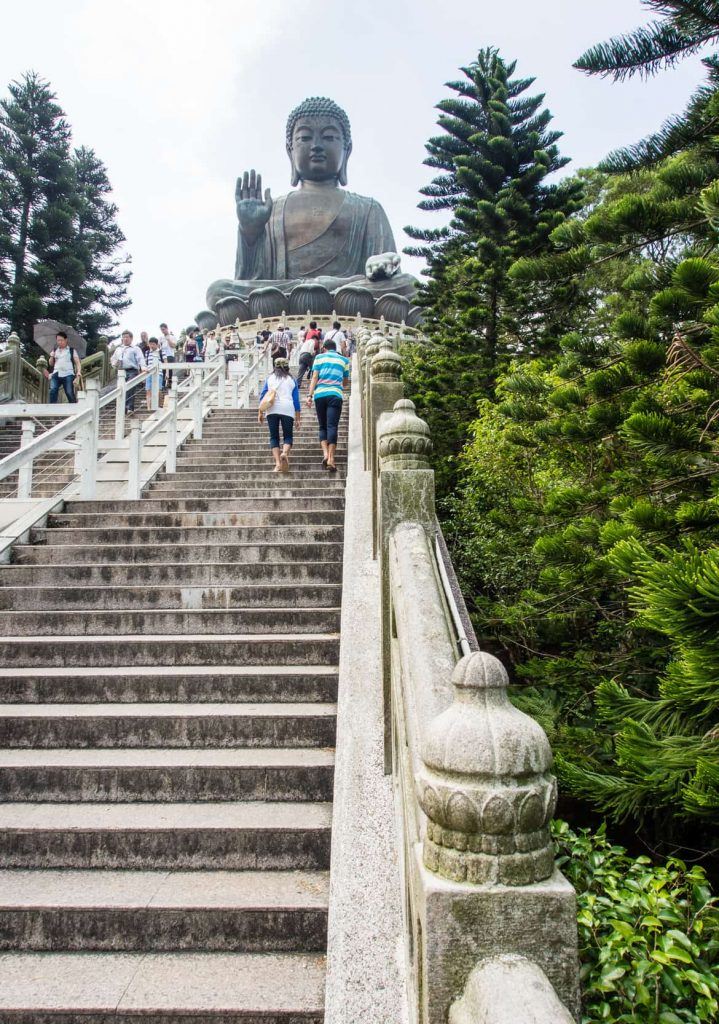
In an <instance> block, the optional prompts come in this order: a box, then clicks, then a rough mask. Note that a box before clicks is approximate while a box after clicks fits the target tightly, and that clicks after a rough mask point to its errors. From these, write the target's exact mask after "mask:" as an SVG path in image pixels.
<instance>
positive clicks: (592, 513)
mask: <svg viewBox="0 0 719 1024" xmlns="http://www.w3.org/2000/svg"><path fill="white" fill-rule="evenodd" d="M717 177H719V165H718V164H717V162H716V160H714V161H712V160H711V159H709V158H708V156H707V154H706V153H705V152H704V151H703V149H702V148H701V147H697V148H696V149H695V150H693V151H690V152H687V153H684V154H681V155H680V156H677V157H674V158H673V159H671V160H668V161H666V162H665V163H664V164H662V165H661V166H660V167H659V168H657V170H656V171H644V172H642V173H641V174H633V175H629V176H626V177H616V178H614V179H611V180H609V181H608V182H606V183H605V185H604V192H603V198H602V199H601V201H600V202H599V203H598V205H596V207H595V208H594V209H593V210H592V212H591V214H590V215H589V216H588V217H584V218H577V219H574V220H572V221H567V222H566V223H565V224H563V225H562V226H560V227H559V228H558V229H557V230H556V231H555V232H554V233H553V236H552V239H553V242H554V244H555V246H556V250H555V253H554V255H551V256H542V257H539V258H536V259H533V260H523V261H520V262H519V263H518V264H516V265H515V267H514V268H512V270H511V271H510V276H511V277H513V278H514V277H518V278H521V279H522V280H524V281H526V282H529V281H530V280H532V279H541V280H542V281H543V282H544V284H545V285H546V286H547V287H548V288H550V289H551V286H552V281H553V280H555V279H556V280H557V281H558V282H559V284H560V287H561V288H564V287H565V286H566V281H567V278H568V277H571V276H574V277H575V278H576V279H577V280H578V281H581V282H583V286H584V288H585V289H586V290H587V291H589V292H590V293H593V294H594V296H595V316H594V318H592V317H589V318H586V319H585V321H584V322H582V323H580V325H579V329H578V330H576V331H574V332H571V333H569V334H567V335H566V337H565V338H564V339H563V340H562V343H561V352H560V355H559V357H558V358H556V359H553V360H547V361H545V363H544V364H542V363H538V362H536V361H535V362H534V363H532V364H530V365H525V366H522V365H516V366H515V367H514V368H513V370H512V371H511V372H510V373H508V374H506V375H504V376H503V377H502V378H501V379H500V381H499V383H498V389H497V390H498V397H499V403H498V404H494V403H489V402H487V403H485V404H484V405H483V406H482V407H481V409H480V418H479V420H478V421H477V423H476V425H475V430H474V440H473V442H472V445H471V446H470V447H469V448H468V449H467V452H466V454H465V456H464V458H463V465H464V468H465V471H466V472H465V476H464V478H463V486H462V490H461V492H460V496H459V498H458V499H457V500H456V502H455V505H454V508H453V512H454V522H453V525H452V528H451V529H450V530H449V531H448V532H450V535H451V539H452V540H453V542H454V549H455V553H456V554H457V560H458V563H459V565H460V569H461V573H462V577H463V580H462V582H463V584H464V588H465V590H466V592H468V593H470V594H471V595H473V598H474V600H473V605H474V615H475V622H476V624H477V628H478V632H479V634H480V637H481V641H482V642H483V644H484V645H486V646H489V647H493V648H494V649H497V648H499V651H500V653H502V654H504V655H505V656H506V657H508V658H509V660H510V661H511V662H513V663H514V668H515V679H516V680H517V681H520V682H524V684H525V686H524V687H523V688H522V689H521V690H520V692H519V696H518V700H519V701H520V703H523V706H524V707H525V709H526V710H528V711H530V712H531V713H534V714H536V715H537V716H538V717H540V718H541V719H542V721H543V724H545V727H547V728H548V730H549V731H550V733H551V735H552V738H553V742H554V745H555V749H556V750H557V753H558V757H557V765H558V770H559V773H560V777H561V780H562V782H563V785H564V787H565V790H566V789H570V790H571V791H572V792H574V793H575V794H576V795H577V796H580V797H582V798H583V799H585V800H587V801H588V802H590V803H592V804H594V805H595V806H597V807H598V808H600V809H601V810H603V811H605V812H607V813H609V814H611V815H613V816H615V817H617V818H622V817H627V816H631V817H632V818H633V819H634V820H635V822H636V823H638V824H639V825H641V827H642V828H643V829H645V831H646V833H647V834H648V836H649V837H650V838H651V841H652V842H654V843H657V842H667V843H670V842H672V841H673V842H681V836H682V827H683V826H682V818H683V816H684V815H692V816H693V817H694V819H695V821H696V822H697V824H696V826H695V836H694V839H693V841H694V843H695V845H696V846H697V847H698V848H700V847H701V846H702V842H705V843H706V842H708V841H709V836H708V832H704V834H703V839H702V831H703V829H704V827H705V826H704V824H703V823H704V822H705V820H706V821H708V822H709V825H710V826H711V824H715V823H716V821H717V815H718V812H719V808H718V807H717V787H716V778H717V773H718V772H719V765H718V764H717V756H716V749H717V748H716V742H715V736H716V729H717V727H719V716H718V714H717V699H716V692H715V691H716V679H717V671H718V670H719V662H717V656H716V650H715V640H714V629H713V623H714V622H715V620H716V618H717V617H719V604H717V600H718V597H719V595H718V593H717V591H716V590H715V589H714V587H715V579H714V577H715V574H716V564H717V563H716V551H717V550H718V546H719V513H718V512H717V507H718V506H717V498H716V487H715V481H716V478H717V473H719V416H717V408H718V407H719V258H718V257H717V254H716V250H717V233H716V228H715V225H716V224H718V223H719V221H717V219H716V218H717V213H718V212H719V209H718V206H717V199H718V198H719V196H718V195H717V192H718V190H717V185H716V179H717ZM701 623H703V624H704V633H703V634H702V632H701V629H702V626H701Z"/></svg>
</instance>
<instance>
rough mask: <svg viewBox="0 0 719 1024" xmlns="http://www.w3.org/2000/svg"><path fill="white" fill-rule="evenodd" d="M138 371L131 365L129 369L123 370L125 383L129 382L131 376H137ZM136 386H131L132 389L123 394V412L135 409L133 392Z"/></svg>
mask: <svg viewBox="0 0 719 1024" xmlns="http://www.w3.org/2000/svg"><path fill="white" fill-rule="evenodd" d="M139 372H140V371H139V370H136V369H135V368H134V367H131V368H130V369H129V370H125V383H126V384H129V383H130V381H131V380H132V378H133V377H137V375H138V373H139ZM136 391H137V388H133V389H132V391H128V392H127V394H126V395H125V412H134V411H135V392H136Z"/></svg>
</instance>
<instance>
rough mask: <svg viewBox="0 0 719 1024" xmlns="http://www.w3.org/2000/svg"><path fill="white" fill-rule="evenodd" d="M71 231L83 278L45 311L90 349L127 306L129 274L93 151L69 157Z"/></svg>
mask: <svg viewBox="0 0 719 1024" xmlns="http://www.w3.org/2000/svg"><path fill="white" fill-rule="evenodd" d="M72 163H73V171H74V198H73V205H74V208H75V224H74V227H75V230H74V236H73V244H72V249H73V253H74V257H75V258H76V259H77V260H78V261H79V264H80V266H81V268H82V274H81V277H80V278H79V280H76V281H75V283H74V284H73V286H72V288H71V289H70V292H69V294H68V295H67V296H66V297H65V298H64V300H62V301H61V302H59V303H57V304H53V305H52V306H51V307H50V315H51V316H53V317H55V318H57V319H59V320H64V321H66V322H68V323H71V324H73V326H74V327H75V328H76V329H77V330H78V331H79V332H80V333H81V334H82V335H83V336H84V337H85V338H87V340H88V344H89V347H90V351H92V349H93V347H94V343H96V341H97V339H98V338H99V336H100V335H101V334H103V333H106V332H108V331H109V330H110V329H111V327H112V326H113V325H114V324H115V323H117V318H118V316H119V315H120V313H122V312H123V310H125V309H127V307H128V306H129V305H130V300H129V299H128V298H127V285H128V283H129V281H130V276H131V274H130V271H129V270H128V269H127V263H128V260H127V257H126V256H125V255H124V254H123V253H121V252H120V251H119V250H120V247H121V246H122V245H123V243H124V242H125V236H124V234H123V233H122V231H121V230H120V227H119V225H118V223H117V212H118V211H117V206H116V205H115V203H113V202H112V200H111V199H110V194H111V191H112V188H111V185H110V181H109V179H108V176H107V170H106V168H105V165H104V164H103V162H102V161H101V160H100V159H99V157H98V156H97V154H96V153H95V152H94V150H92V149H88V148H86V147H84V146H82V147H80V148H79V149H76V150H75V152H74V154H73V158H72Z"/></svg>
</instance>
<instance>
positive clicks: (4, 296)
mask: <svg viewBox="0 0 719 1024" xmlns="http://www.w3.org/2000/svg"><path fill="white" fill-rule="evenodd" d="M9 94H10V95H9V97H8V98H7V99H6V100H4V101H2V103H0V322H4V323H5V324H6V325H7V326H9V327H12V329H14V330H17V331H18V333H19V334H20V337H21V338H22V340H23V342H24V344H25V347H26V349H27V350H29V351H30V352H32V351H33V348H34V346H33V343H32V340H31V339H32V328H33V324H34V323H35V321H37V320H38V319H40V318H41V317H49V318H52V319H58V320H61V321H63V322H66V323H69V324H72V325H73V326H74V327H75V328H76V329H77V330H78V331H80V333H81V334H83V335H84V336H85V337H86V338H87V340H88V343H89V346H90V351H92V348H93V343H94V342H95V341H96V339H97V337H98V336H99V334H100V333H101V332H104V331H107V330H109V329H110V328H111V326H112V325H113V324H114V323H115V322H116V318H117V315H118V314H119V313H120V312H122V310H123V309H125V308H127V306H128V305H129V302H128V300H127V295H126V292H127V284H128V281H129V277H130V275H129V272H128V271H127V270H126V269H125V267H124V264H126V262H127V259H126V258H125V257H124V256H123V255H121V254H120V253H119V251H118V250H119V247H120V246H121V245H122V243H123V242H124V240H125V239H124V236H123V234H122V232H121V230H120V228H119V226H118V224H117V219H116V218H117V207H116V206H115V205H114V203H112V201H111V200H110V198H109V196H110V192H111V188H110V183H109V180H108V177H107V171H106V169H105V167H104V165H103V164H102V162H101V161H100V160H99V159H98V157H97V155H96V154H95V153H94V152H93V150H91V149H87V148H85V147H82V148H80V149H76V150H75V151H74V152H72V151H71V148H70V146H71V132H70V127H69V125H68V123H67V121H66V119H65V117H64V114H63V112H62V110H61V108H60V106H59V105H58V104H57V102H56V97H55V94H54V93H53V92H52V91H51V90H50V86H49V85H48V83H47V82H44V81H43V80H42V79H41V78H40V77H39V76H38V75H37V74H35V73H34V72H29V73H28V74H26V75H25V76H24V77H23V78H22V80H21V81H19V82H13V83H11V85H10V87H9Z"/></svg>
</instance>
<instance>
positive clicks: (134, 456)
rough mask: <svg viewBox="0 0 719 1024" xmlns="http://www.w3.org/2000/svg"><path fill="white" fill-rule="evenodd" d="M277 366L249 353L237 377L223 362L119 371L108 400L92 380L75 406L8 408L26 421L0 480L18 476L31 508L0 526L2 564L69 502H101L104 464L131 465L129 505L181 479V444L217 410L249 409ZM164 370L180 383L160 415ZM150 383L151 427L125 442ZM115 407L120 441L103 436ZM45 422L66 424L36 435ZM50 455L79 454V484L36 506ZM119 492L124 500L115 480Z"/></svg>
mask: <svg viewBox="0 0 719 1024" xmlns="http://www.w3.org/2000/svg"><path fill="white" fill-rule="evenodd" d="M230 366H232V364H230ZM271 367H272V361H271V357H270V355H269V353H267V352H264V351H263V352H257V353H254V352H250V353H247V354H246V358H244V359H243V360H240V361H239V362H238V368H237V369H233V370H232V371H231V372H228V368H227V366H226V364H225V359H224V357H223V356H219V357H218V358H216V359H215V360H213V361H212V362H206V363H203V362H200V363H171V364H158V365H156V366H154V367H153V368H152V369H151V370H149V371H144V372H143V373H140V374H137V376H135V377H133V378H132V379H131V380H129V381H128V380H127V379H126V375H125V374H124V373H123V372H122V371H119V373H118V380H117V385H116V386H115V387H114V388H112V390H110V391H108V392H107V393H106V394H104V395H101V394H100V385H99V382H98V381H97V380H92V379H91V380H88V381H87V383H86V390H85V391H84V392H82V393H81V394H80V395H79V396H78V401H77V403H76V404H75V403H72V404H63V405H61V404H59V403H58V404H53V405H50V404H44V403H43V404H40V405H29V404H27V403H18V404H11V403H7V404H5V405H3V406H2V415H3V418H4V419H12V420H20V421H21V423H22V435H21V444H20V447H19V448H18V449H17V450H16V451H14V452H11V453H10V454H9V455H7V456H5V458H3V459H0V482H1V481H3V480H6V479H7V478H8V477H11V476H12V475H13V474H15V473H17V475H18V483H17V490H16V495H17V498H16V499H15V500H17V499H19V500H20V501H21V502H22V503H23V506H24V503H25V502H28V501H29V502H30V504H31V508H29V509H28V508H25V507H23V508H21V509H19V510H18V519H17V520H16V521H14V522H12V523H10V524H9V525H8V516H7V515H5V516H4V518H3V523H4V524H5V525H3V526H0V561H6V560H7V559H8V558H9V557H10V548H11V546H12V544H13V543H15V542H17V540H18V539H19V538H20V537H22V536H25V535H27V534H28V532H29V530H30V529H31V528H32V527H33V526H36V525H38V524H39V523H40V522H42V521H43V520H44V519H45V518H46V517H47V514H48V512H49V511H52V509H53V508H56V507H58V505H59V504H61V503H62V502H63V501H64V500H67V499H68V498H79V499H83V500H93V499H95V498H96V497H97V496H98V469H99V466H100V465H101V464H103V463H104V464H105V465H107V466H109V467H110V468H111V469H112V468H113V466H114V464H116V463H118V462H119V463H120V464H121V465H120V471H121V469H122V465H123V464H126V466H127V484H126V491H125V494H126V496H127V497H128V498H130V499H137V498H139V497H140V496H141V494H142V490H143V488H144V487H146V486H147V484H148V483H149V482H150V481H151V480H152V479H153V478H154V476H155V475H156V474H157V473H159V472H161V471H165V472H167V473H175V472H176V469H177V449H178V446H179V445H180V444H182V443H183V442H184V441H185V440H187V439H188V438H190V437H195V438H198V439H201V438H202V431H203V421H204V418H205V416H207V415H208V413H209V412H210V411H211V410H212V409H213V408H216V409H225V408H234V409H241V408H247V407H248V406H249V403H250V401H251V398H252V397H253V396H254V395H257V394H258V393H259V390H260V387H261V385H262V382H263V380H264V379H265V377H266V376H267V374H268V373H269V372H270V370H271ZM165 370H171V371H172V374H173V381H172V387H171V389H170V391H169V392H168V393H167V395H166V396H165V401H164V405H163V409H162V410H160V409H159V408H158V406H159V394H160V375H161V374H162V373H163V372H164V371H165ZM148 379H150V381H151V388H150V393H151V406H152V408H153V409H154V410H155V412H154V415H152V416H151V417H150V418H149V419H147V420H145V421H144V423H141V422H140V420H139V419H133V420H132V421H131V423H130V431H129V436H126V433H127V431H126V409H125V406H126V402H127V399H128V396H129V395H131V394H132V392H133V391H136V389H141V392H140V393H144V392H145V388H146V382H147V380H148ZM113 404H114V436H113V437H111V438H102V437H100V412H101V410H102V409H106V408H108V407H112V405H113ZM41 419H57V420H58V421H59V422H58V423H57V424H55V425H54V426H52V427H51V428H50V429H48V430H45V431H44V432H43V433H41V434H39V435H37V436H36V435H35V425H36V422H37V421H38V420H41ZM48 452H62V453H64V458H65V460H66V461H67V455H68V453H69V454H71V455H73V456H74V457H73V460H72V461H73V468H72V472H73V479H72V481H71V482H70V483H69V484H68V483H63V484H62V486H61V487H60V488H59V489H58V491H57V492H56V493H55V494H53V495H51V496H49V497H46V498H44V499H37V498H35V499H32V500H31V496H32V494H33V471H34V467H35V462H36V460H37V459H38V458H39V457H40V456H43V455H46V454H47V453H48ZM106 475H107V474H106ZM122 480H124V476H121V478H120V484H121V483H122ZM102 486H104V482H103V483H102ZM112 493H113V496H115V497H117V496H118V493H117V482H116V480H115V490H114V492H112ZM8 500H12V499H7V498H2V499H0V510H1V509H2V507H3V505H5V504H6V503H7V502H8Z"/></svg>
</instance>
